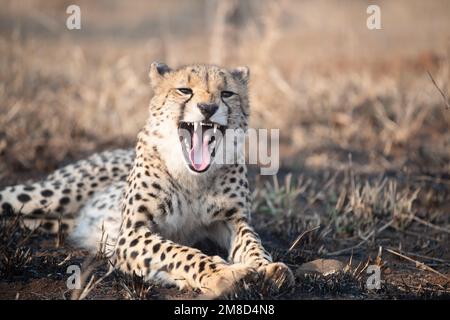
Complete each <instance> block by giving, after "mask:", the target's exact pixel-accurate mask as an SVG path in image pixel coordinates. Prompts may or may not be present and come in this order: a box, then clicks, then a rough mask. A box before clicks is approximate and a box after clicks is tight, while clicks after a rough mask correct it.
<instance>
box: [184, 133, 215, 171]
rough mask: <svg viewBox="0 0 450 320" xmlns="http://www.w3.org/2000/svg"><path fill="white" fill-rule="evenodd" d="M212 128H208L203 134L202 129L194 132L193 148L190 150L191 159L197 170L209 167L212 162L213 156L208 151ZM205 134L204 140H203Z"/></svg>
mask: <svg viewBox="0 0 450 320" xmlns="http://www.w3.org/2000/svg"><path fill="white" fill-rule="evenodd" d="M208 131H211V130H207V132H205V133H204V134H203V135H202V129H201V128H199V129H198V130H196V131H194V132H193V133H192V149H191V151H190V152H189V159H190V160H191V164H192V166H193V167H194V169H195V170H197V171H203V170H205V169H206V167H208V165H209V164H210V162H211V156H210V154H209V151H208V142H209V140H210V139H211V132H208ZM202 136H203V141H202Z"/></svg>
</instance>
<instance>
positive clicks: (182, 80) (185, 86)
mask: <svg viewBox="0 0 450 320" xmlns="http://www.w3.org/2000/svg"><path fill="white" fill-rule="evenodd" d="M248 77H249V70H248V68H247V67H239V68H236V69H233V70H227V69H224V68H220V67H217V66H212V65H189V66H184V67H181V68H178V69H171V68H169V67H168V66H167V65H165V64H161V63H157V62H155V63H153V64H152V65H151V68H150V79H151V83H152V86H153V90H154V93H155V94H154V97H153V99H152V102H151V103H150V115H151V116H150V121H149V125H150V127H151V130H152V133H153V134H154V135H155V136H157V137H158V138H159V143H158V144H159V149H160V150H161V154H162V156H163V157H164V158H165V159H164V160H165V162H166V163H167V164H169V165H170V166H171V167H178V169H179V167H180V166H182V167H183V170H186V165H187V168H188V170H189V172H191V173H194V174H200V173H205V172H207V171H208V172H212V171H213V170H214V168H217V167H219V166H220V164H222V163H223V162H221V161H219V160H218V159H219V158H220V159H222V161H223V159H225V158H227V157H229V156H230V155H228V154H227V155H225V157H224V155H223V148H221V147H223V145H224V140H225V139H226V138H225V137H226V135H225V132H226V130H227V129H233V130H236V129H241V131H242V130H243V131H245V130H246V129H247V122H248V115H249V103H248V90H247V83H248ZM227 132H230V130H227ZM232 152H236V149H233V151H232ZM227 153H228V148H227ZM231 156H232V157H234V155H231ZM180 163H181V165H180ZM227 163H229V162H227Z"/></svg>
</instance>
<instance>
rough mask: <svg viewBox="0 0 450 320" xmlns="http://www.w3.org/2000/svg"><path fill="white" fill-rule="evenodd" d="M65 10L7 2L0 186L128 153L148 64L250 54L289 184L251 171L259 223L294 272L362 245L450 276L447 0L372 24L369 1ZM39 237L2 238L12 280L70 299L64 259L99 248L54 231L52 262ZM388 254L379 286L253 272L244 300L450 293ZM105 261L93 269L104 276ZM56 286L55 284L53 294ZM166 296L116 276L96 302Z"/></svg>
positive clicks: (11, 230) (393, 6) (409, 5)
mask: <svg viewBox="0 0 450 320" xmlns="http://www.w3.org/2000/svg"><path fill="white" fill-rule="evenodd" d="M127 3H128V2H127ZM68 4H69V3H68V2H67V3H65V2H64V1H63V2H57V1H38V0H34V1H31V0H30V1H23V2H20V3H19V2H16V1H5V0H4V1H0V6H1V7H2V11H1V12H0V21H1V24H0V187H1V186H4V185H7V184H12V183H15V182H18V181H23V180H26V179H31V178H38V177H40V176H42V175H44V174H45V173H48V172H50V171H51V170H53V169H55V168H56V167H58V166H60V165H61V164H63V163H66V162H69V161H72V160H74V159H80V158H83V157H85V156H86V155H88V154H90V153H92V152H94V151H98V150H102V149H106V148H113V147H123V146H132V145H133V144H134V141H135V135H136V133H137V132H138V130H139V129H140V127H141V126H142V125H143V123H144V119H145V117H146V114H147V105H148V101H149V99H150V97H151V94H152V92H151V89H150V86H149V84H148V79H147V71H148V70H147V69H148V66H149V65H150V63H151V61H154V60H159V61H165V62H167V63H169V64H172V65H179V64H184V63H190V62H216V63H221V64H224V65H227V66H236V65H249V66H250V68H251V70H252V81H251V102H252V125H253V126H254V127H264V128H280V132H281V146H280V148H281V150H280V154H281V161H282V165H283V167H282V168H281V171H280V174H279V175H278V177H270V178H267V179H265V178H263V177H258V176H255V175H252V185H253V186H254V187H255V188H254V190H255V191H254V208H253V209H254V212H255V215H254V216H255V218H254V224H255V226H256V228H257V229H258V231H259V232H260V233H261V234H262V237H263V240H264V242H265V244H266V246H267V247H268V248H269V250H271V252H272V253H273V255H274V257H275V258H276V259H279V260H283V261H285V262H286V263H288V264H289V265H290V266H291V267H292V268H295V267H296V266H297V265H299V264H301V263H303V262H306V261H309V260H312V259H315V258H318V257H326V256H333V257H339V258H343V259H347V260H348V258H349V257H350V256H351V255H352V253H353V255H354V256H355V258H357V259H359V260H360V261H366V260H367V259H370V258H371V257H373V256H374V255H376V254H377V252H378V249H379V247H380V246H381V247H390V248H395V249H396V250H399V251H401V252H415V253H416V254H418V255H420V256H421V257H429V258H431V259H435V260H427V259H425V258H420V259H424V261H425V262H426V263H428V264H432V266H433V268H435V269H437V270H438V271H439V272H441V273H443V274H447V275H448V273H449V262H448V261H449V260H450V252H449V249H448V248H450V245H449V244H450V242H449V233H448V230H449V229H450V215H449V212H450V207H449V203H450V176H449V172H450V152H449V150H450V133H449V130H448V128H449V127H450V111H449V110H448V108H447V107H446V106H447V105H448V102H447V101H443V96H444V99H445V97H448V90H449V80H450V69H449V65H450V62H449V61H450V60H449V59H450V56H449V55H450V44H449V42H448V41H449V36H450V34H449V31H448V30H450V19H449V16H448V12H450V10H448V9H449V4H448V2H445V1H433V2H432V3H428V4H425V3H423V2H421V1H395V2H384V1H383V2H381V1H380V5H381V7H382V19H383V20H382V26H383V30H380V31H369V30H367V28H366V26H365V19H366V14H365V9H366V8H365V4H364V3H363V2H359V1H348V2H346V4H345V5H342V4H341V3H340V2H338V1H336V2H333V1H314V2H306V1H304V2H302V1H292V0H291V1H289V0H286V1H280V2H276V3H274V2H271V1H254V0H248V1H229V3H228V1H227V4H222V2H218V1H201V0H198V1H193V2H185V1H167V2H165V4H164V5H161V3H160V2H158V3H157V2H138V1H136V2H134V1H133V2H130V3H128V4H127V5H124V4H123V3H120V2H114V1H113V2H96V3H95V4H94V3H92V2H91V1H79V5H80V6H81V8H82V19H83V21H82V30H80V31H68V30H66V29H65V27H64V23H65V17H66V15H65V13H64V12H65V8H66V6H67V5H68ZM427 72H430V73H431V74H432V76H433V79H434V82H435V83H433V81H431V79H430V77H429V75H428V74H427ZM436 86H437V87H439V89H440V90H441V91H442V92H439V91H438V90H437V89H436ZM289 172H291V174H288V173H289ZM317 226H319V228H318V229H315V228H316V227H317ZM17 228H19V225H18V224H15V225H14V224H13V225H8V226H6V225H5V226H3V225H2V227H1V230H0V237H2V239H6V238H8V239H16V236H18V237H19V238H21V239H22V238H23V239H28V238H27V236H26V233H25V234H24V233H23V232H19V231H17V230H18V229H17ZM308 230H313V231H311V232H307V233H305V234H304V236H303V237H301V239H299V235H301V234H303V233H304V232H305V231H308ZM35 237H37V238H39V239H41V238H42V237H43V236H42V235H39V234H38V235H36V236H35V235H33V237H32V240H31V242H26V243H23V245H22V244H20V243H21V242H20V241H19V240H18V241H19V242H17V244H16V245H12V244H9V245H3V246H2V250H3V251H2V257H0V258H1V260H0V264H1V272H2V278H3V276H5V277H8V278H9V279H15V278H14V277H17V274H19V275H20V276H21V277H22V279H29V286H28V285H25V287H22V289H20V290H18V289H16V287H14V286H15V283H14V282H1V281H0V286H2V290H0V291H3V292H5V293H4V296H7V297H8V298H11V297H15V293H16V292H17V291H19V292H21V294H22V296H21V297H23V298H27V297H33V296H34V297H40V298H61V297H63V296H64V297H69V296H70V295H68V294H64V293H63V292H64V291H65V290H66V289H64V288H62V286H61V283H62V282H61V279H64V272H65V270H64V267H66V266H67V265H68V264H70V263H78V262H80V263H81V261H83V260H84V259H85V258H86V255H85V253H82V252H80V251H77V250H76V249H73V248H70V246H69V247H68V245H69V244H65V243H64V246H63V247H60V248H55V240H54V239H50V240H49V241H47V240H48V239H46V243H47V244H48V246H47V247H45V249H44V251H43V253H41V255H38V254H37V253H39V252H41V251H42V248H41V244H37V243H39V242H37V240H36V239H35ZM19 238H17V239H19ZM44 238H45V237H44ZM62 239H63V236H62V235H61V239H60V240H62ZM296 239H299V242H298V243H297V244H296V245H295V246H294V248H293V249H292V250H289V251H288V248H290V247H291V246H292V244H293V243H294V242H295V241H296ZM27 241H28V240H27ZM2 243H7V242H3V241H2ZM61 244H62V243H61ZM48 247H50V248H48ZM400 249H401V250H400ZM65 250H68V252H70V254H71V255H72V254H73V255H72V256H71V258H70V259H68V260H67V261H66V260H65V259H66V258H67V255H68V252H66V251H65ZM382 258H383V260H384V261H385V262H386V263H385V265H384V267H383V268H385V269H384V270H385V271H386V273H385V277H386V283H385V284H384V286H383V289H382V290H380V291H379V292H377V293H373V292H369V291H367V290H366V289H365V288H364V286H363V284H364V283H363V282H364V281H363V280H364V279H365V278H364V277H363V275H364V273H359V274H358V276H356V274H355V273H351V272H349V273H345V274H339V275H334V276H331V277H328V278H327V277H325V278H323V277H317V276H314V277H305V278H302V279H297V280H298V285H297V286H296V288H294V291H292V292H288V293H285V294H284V295H281V296H280V295H276V294H275V293H273V292H266V291H264V290H262V288H261V287H260V286H258V285H256V284H248V283H247V284H245V286H247V287H245V289H246V290H243V291H241V292H240V293H238V294H237V295H236V296H234V298H236V297H241V298H258V299H259V298H264V297H273V298H300V297H309V298H311V297H313V298H315V297H347V298H354V297H357V298H366V297H370V298H377V297H400V298H402V297H403V298H411V297H419V298H436V297H442V296H446V295H447V297H448V284H445V283H444V284H443V283H441V282H439V281H441V280H436V279H433V278H429V277H425V276H424V273H423V271H419V270H416V269H414V268H411V267H410V266H408V265H407V264H405V263H404V262H403V263H402V262H399V261H398V260H395V257H393V256H383V257H382ZM30 259H31V260H30ZM436 259H437V260H436ZM63 261H64V262H63ZM38 263H40V265H38ZM58 264H60V265H58ZM12 266H14V268H13V267H12ZM389 270H390V271H389ZM106 271H107V270H106V269H105V267H104V266H103V267H98V268H94V269H93V270H92V272H93V274H94V275H95V279H100V278H101V277H102V275H103V274H105V273H106ZM388 271H389V272H388ZM49 272H50V273H51V272H53V276H52V277H47V275H48V274H49ZM6 274H9V276H6ZM419 278H420V279H422V280H423V281H422V282H420V281H419V282H420V283H418V282H417V279H419ZM30 279H31V280H30ZM402 279H410V280H405V281H403V280H402ZM2 281H3V280H2ZM41 281H43V282H41ZM45 281H49V282H45ZM402 281H403V282H402ZM42 283H46V284H48V283H51V286H52V288H53V289H52V290H53V291H52V290H50V291H49V292H50V293H46V294H44V295H41V293H39V288H40V287H42V285H43V284H42ZM161 292H165V291H164V289H162V288H159V287H157V286H153V285H145V284H143V283H142V281H140V279H125V278H121V276H118V275H114V276H110V277H108V278H107V279H105V280H104V281H102V282H101V283H98V285H97V286H96V287H94V288H91V291H90V292H89V294H88V295H87V296H86V297H84V298H87V299H90V298H102V297H113V298H129V299H144V298H146V299H147V298H152V299H153V298H162V297H169V298H170V297H180V295H179V294H178V293H173V292H171V291H168V292H165V293H164V294H163V293H161ZM181 297H183V295H181ZM232 298H233V297H232Z"/></svg>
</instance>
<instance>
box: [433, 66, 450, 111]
mask: <svg viewBox="0 0 450 320" xmlns="http://www.w3.org/2000/svg"><path fill="white" fill-rule="evenodd" d="M427 73H428V75H429V76H430V79H431V82H433V84H434V86H435V87H436V89H437V90H438V91H439V93H440V94H441V96H442V99H444V103H445V109H447V110H450V105H449V103H448V97H447V95H446V94H445V93H444V91H442V90H441V88H439V86H438V84H437V83H436V81H435V80H434V78H433V76H432V75H431V73H430V71H427Z"/></svg>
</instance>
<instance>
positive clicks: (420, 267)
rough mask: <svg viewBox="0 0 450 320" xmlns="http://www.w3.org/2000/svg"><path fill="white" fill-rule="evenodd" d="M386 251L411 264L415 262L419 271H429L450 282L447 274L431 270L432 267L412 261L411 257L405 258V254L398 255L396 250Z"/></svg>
mask: <svg viewBox="0 0 450 320" xmlns="http://www.w3.org/2000/svg"><path fill="white" fill-rule="evenodd" d="M386 251H388V252H390V253H392V254H394V255H396V256H399V257H400V258H403V259H405V260H408V261H410V262H414V263H415V264H416V267H417V268H419V269H422V270H427V271H430V272H433V273H434V274H437V275H439V276H441V277H443V278H444V279H447V280H448V281H450V278H449V277H448V276H446V275H445V274H442V273H440V272H439V271H437V270H435V269H433V268H431V267H430V266H428V265H426V264H425V263H423V262H420V261H417V260H414V259H412V258H410V257H408V256H405V255H404V254H401V253H398V252H397V251H394V250H392V249H386Z"/></svg>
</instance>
